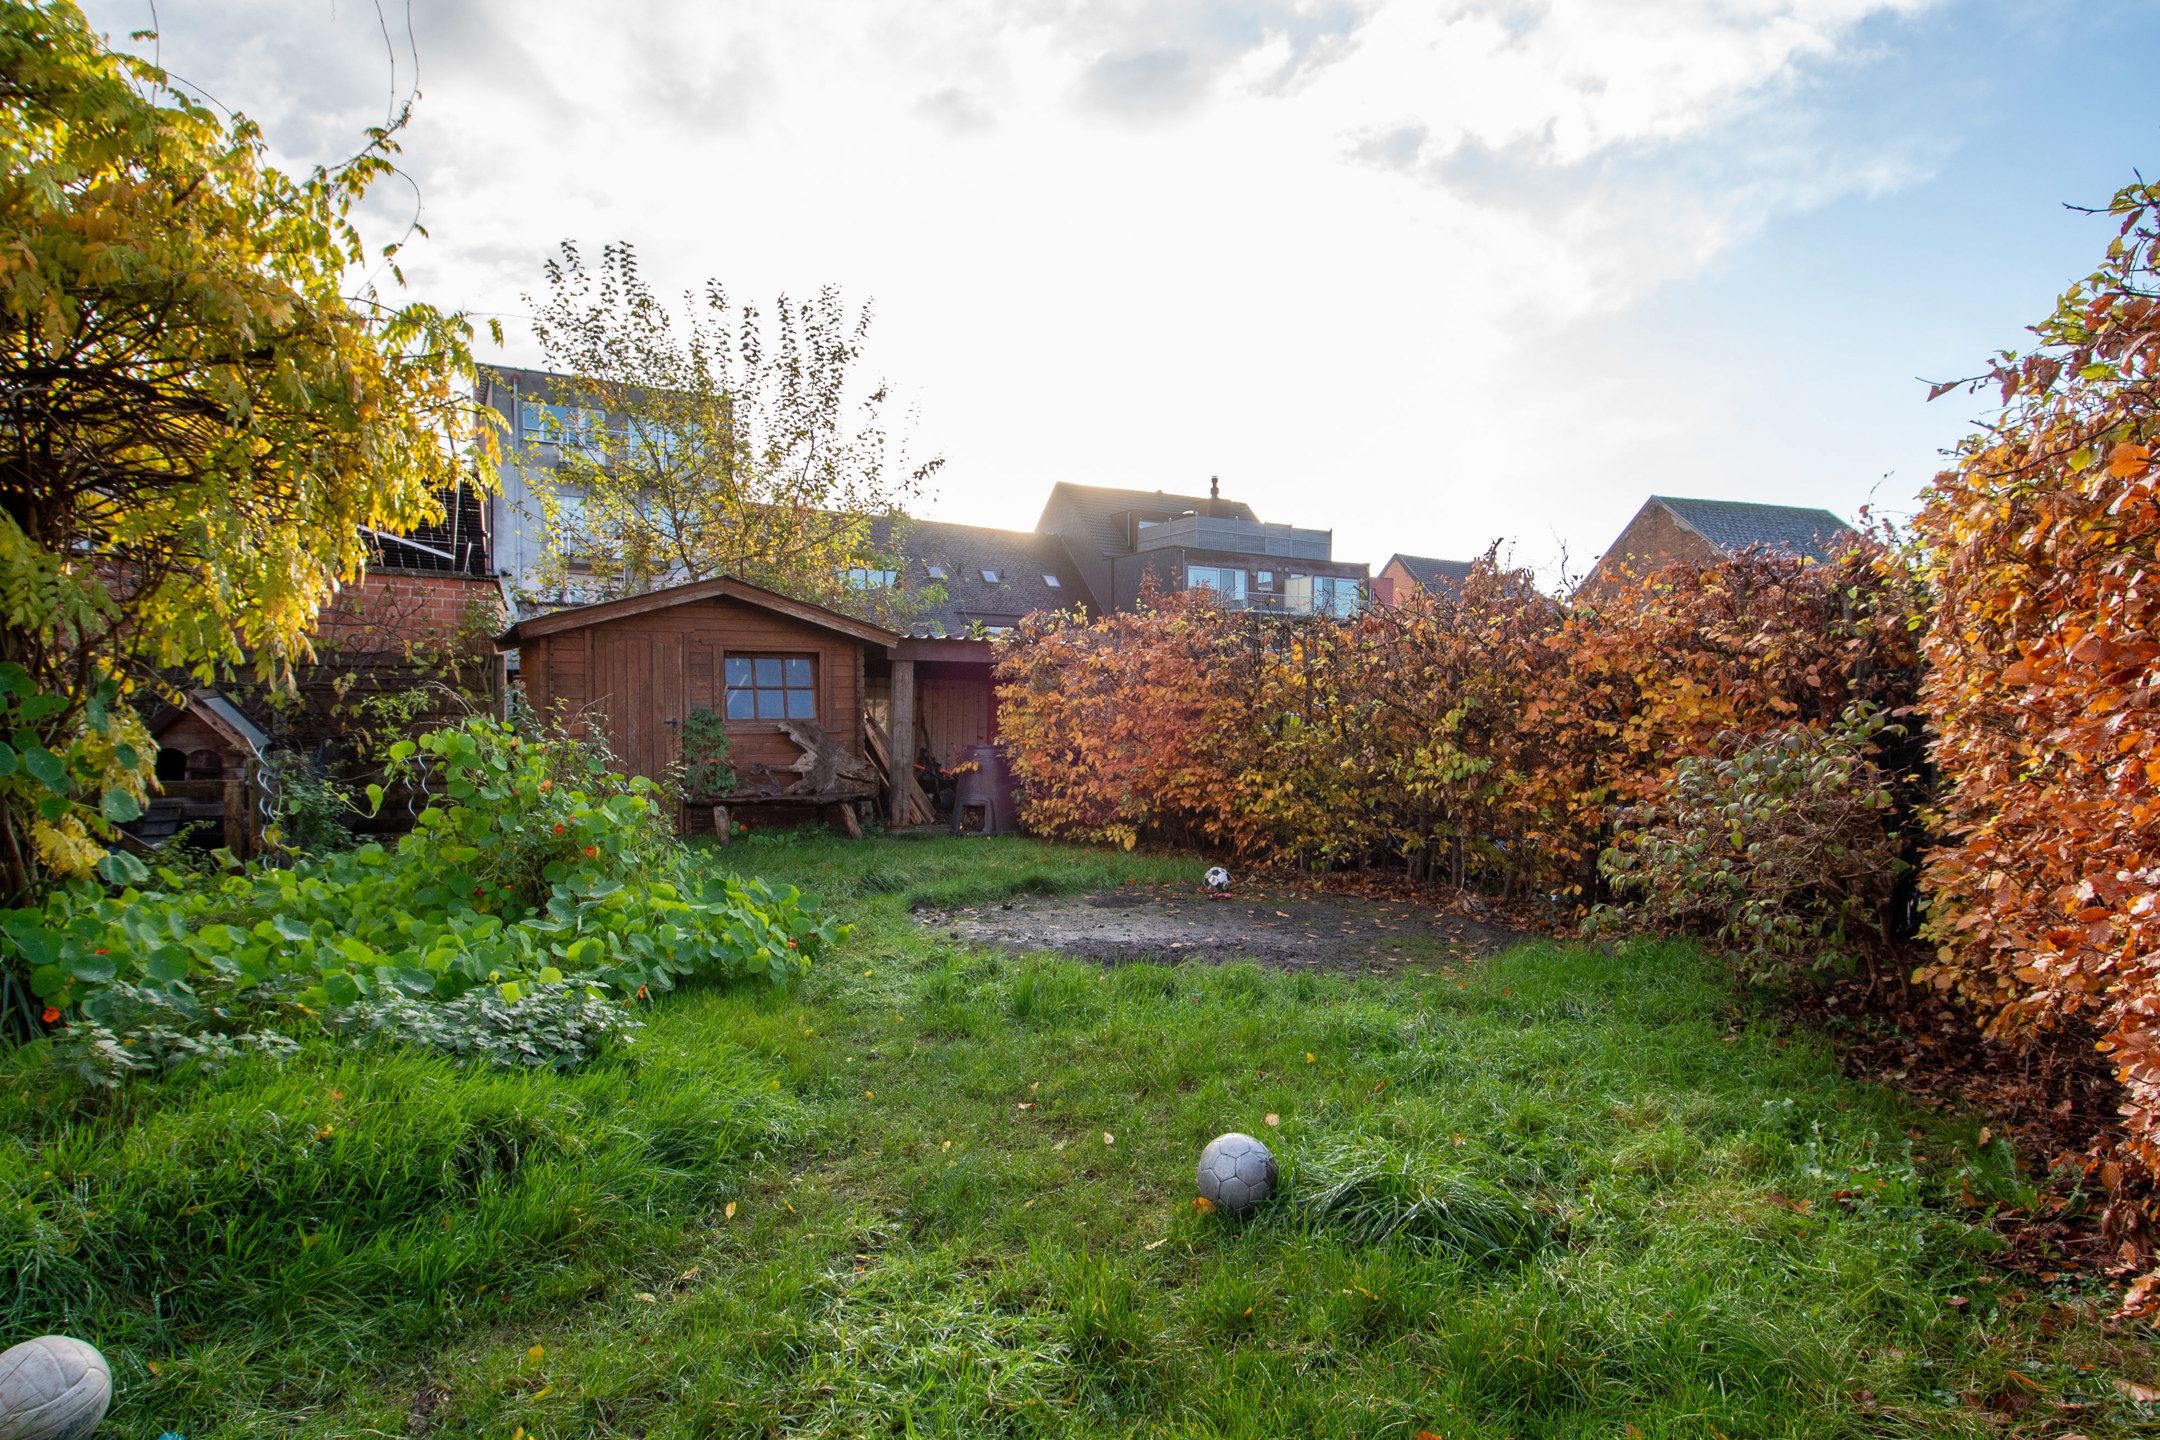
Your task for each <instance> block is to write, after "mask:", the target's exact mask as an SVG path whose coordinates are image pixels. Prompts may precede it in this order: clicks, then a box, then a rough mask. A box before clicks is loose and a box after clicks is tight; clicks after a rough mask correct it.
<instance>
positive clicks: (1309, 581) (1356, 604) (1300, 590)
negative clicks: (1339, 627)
mask: <svg viewBox="0 0 2160 1440" xmlns="http://www.w3.org/2000/svg"><path fill="white" fill-rule="evenodd" d="M1283 596H1284V603H1283V608H1284V609H1286V610H1288V611H1289V612H1290V613H1291V614H1293V615H1333V616H1336V617H1338V618H1341V619H1348V618H1349V617H1350V616H1352V615H1355V614H1357V613H1358V610H1359V609H1360V608H1361V606H1362V605H1363V602H1364V598H1365V597H1364V593H1363V591H1362V589H1361V588H1360V586H1359V585H1358V582H1357V580H1356V578H1355V577H1354V576H1349V575H1292V576H1290V577H1289V582H1288V584H1287V585H1286V586H1285V587H1284V590H1283Z"/></svg>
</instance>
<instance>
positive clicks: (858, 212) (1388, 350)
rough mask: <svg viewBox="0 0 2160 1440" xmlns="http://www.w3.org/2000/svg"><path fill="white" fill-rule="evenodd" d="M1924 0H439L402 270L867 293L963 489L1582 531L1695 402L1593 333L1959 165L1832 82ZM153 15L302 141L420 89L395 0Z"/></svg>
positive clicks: (448, 291) (319, 149)
mask: <svg viewBox="0 0 2160 1440" xmlns="http://www.w3.org/2000/svg"><path fill="white" fill-rule="evenodd" d="M1919 3H1922V0H1625V3H1620V0H1547V3H1522V4H1512V5H1510V4H1485V3H1473V0H1456V3H1439V4H1432V3H1414V0H1365V3H1359V4H1354V5H1353V4H1317V3H1312V0H1274V3H1261V4H1256V5H1249V6H1233V5H1230V4H1226V3H1192V4H1176V5H1163V4H1155V3H1143V0H1032V3H1023V4H1017V5H1015V4H1001V3H994V0H970V3H958V4H946V5H931V6H912V7H890V6H881V5H876V4H874V3H870V0H741V3H731V4H729V5H727V6H703V5H697V4H692V3H680V4H659V3H652V4H642V5H641V4H628V3H626V4H622V5H619V6H616V7H612V8H604V7H595V6H591V5H589V4H585V3H575V4H573V3H570V0H522V3H518V4H514V5H513V4H510V3H507V0H467V3H453V0H434V3H430V0H415V4H414V9H413V25H414V33H415V36H416V39H417V47H418V58H419V64H420V79H421V82H422V89H423V91H424V92H425V95H424V99H423V101H422V103H421V105H420V108H419V111H418V117H417V121H416V123H415V125H414V127H413V129H412V131H411V132H410V135H409V136H408V139H407V157H406V158H407V161H408V168H409V169H410V170H411V171H412V173H413V174H414V176H415V177H416V178H417V180H418V181H419V182H420V184H421V186H422V191H423V194H424V196H425V205H426V221H427V224H428V226H429V228H430V230H431V231H432V232H433V234H434V237H435V238H434V239H433V240H432V241H430V242H428V243H426V244H424V245H421V246H419V247H416V248H415V250H414V251H413V252H411V255H410V264H409V266H408V270H409V273H411V274H412V276H413V277H414V280H415V284H416V285H417V286H418V287H420V288H422V289H423V290H425V291H426V292H427V293H428V294H429V296H430V298H435V299H439V300H443V301H446V302H449V303H454V304H463V305H466V306H469V307H470V308H473V309H475V310H481V311H503V312H509V313H511V314H512V315H513V316H514V314H515V312H517V311H518V310H520V309H521V308H522V307H521V305H520V302H519V298H518V297H519V295H520V293H521V292H522V291H525V290H530V289H532V288H534V287H535V286H536V285H537V283H538V280H539V264H540V261H541V260H542V259H543V258H544V256H545V255H546V254H547V253H548V252H549V251H550V250H551V249H552V248H553V246H554V244H555V243H556V242H557V241H559V240H561V239H564V238H571V237H574V238H576V239H578V240H580V241H581V242H584V243H586V244H587V245H588V246H597V245H598V244H599V243H600V242H602V241H605V240H613V239H629V240H633V241H635V242H637V243H638V245H639V247H640V249H641V251H643V252H644V255H645V257H646V268H647V272H648V274H649V275H652V276H654V277H656V278H660V277H665V278H666V279H667V280H669V281H671V282H673V283H675V284H680V285H688V284H690V283H692V282H694V281H696V280H698V279H701V278H702V277H703V276H705V275H708V274H715V275H718V276H720V277H721V278H723V279H724V280H725V281H726V282H727V284H728V285H729V287H730V289H731V290H732V291H733V292H734V293H735V294H737V295H738V296H741V297H744V298H753V297H756V296H759V295H764V294H770V293H771V292H773V291H776V290H779V289H783V288H785V289H790V290H794V291H803V290H807V289H809V288H811V287H813V286H814V285H815V284H817V283H819V282H821V281H826V280H832V281H837V282H839V283H841V284H842V285H843V286H845V287H846V289H847V291H848V293H849V294H850V295H851V297H853V298H856V299H867V298H871V297H873V296H874V297H875V299H876V301H877V306H878V312H879V317H880V318H879V323H878V326H877V329H876V332H875V344H876V347H877V349H876V358H877V361H878V363H879V365H880V367H881V368H882V369H883V370H885V371H886V372H888V373H889V374H891V375H892V376H893V377H894V379H895V380H896V381H898V382H899V385H900V389H901V392H902V393H903V394H904V395H905V396H906V397H907V398H909V399H910V400H912V401H914V402H916V403H917V404H919V406H920V411H921V416H922V424H921V429H920V433H919V436H918V441H919V443H920V444H922V445H925V446H927V447H930V448H935V449H940V450H942V451H944V452H945V453H946V454H947V455H948V456H949V457H950V458H951V464H950V466H949V468H948V469H947V471H946V472H945V475H944V477H943V478H942V480H941V488H942V495H941V498H940V501H939V503H938V505H937V511H938V513H939V514H940V515H941V516H942V517H944V518H950V519H974V520H980V521H983V522H985V523H1002V524H1016V525H1027V524H1030V523H1032V521H1033V519H1034V515H1035V510H1036V507H1037V506H1038V505H1039V504H1040V499H1041V495H1042V492H1043V490H1044V489H1045V488H1046V486H1047V485H1048V483H1049V482H1051V481H1052V480H1055V479H1076V480H1088V481H1101V482H1112V483H1114V482H1125V483H1135V484H1145V485H1147V486H1150V487H1152V486H1156V485H1161V486H1165V487H1179V486H1195V485H1199V484H1204V483H1205V481H1206V478H1207V476H1208V475H1209V474H1211V473H1220V474H1222V475H1223V477H1224V481H1225V488H1226V490H1229V491H1231V492H1233V493H1237V494H1240V495H1242V496H1245V497H1247V498H1250V499H1252V500H1253V502H1254V503H1255V505H1256V507H1257V508H1258V509H1260V511H1261V512H1262V513H1263V515H1265V516H1268V517H1269V518H1277V519H1287V520H1296V521H1298V522H1300V523H1307V524H1316V525H1332V526H1333V527H1334V528H1335V529H1336V531H1337V534H1338V542H1339V544H1340V546H1341V548H1343V549H1344V550H1345V551H1346V552H1350V553H1352V554H1354V555H1358V556H1364V557H1369V558H1370V559H1372V560H1373V561H1374V562H1375V563H1377V562H1378V561H1380V560H1382V559H1384V558H1385V556H1386V554H1387V553H1388V552H1389V551H1390V550H1393V549H1397V548H1400V549H1407V550H1415V551H1424V552H1426V553H1443V554H1448V553H1453V554H1460V553H1464V552H1466V551H1468V550H1470V549H1473V548H1476V547H1477V546H1478V545H1480V544H1482V542H1483V541H1484V540H1485V539H1487V538H1490V537H1491V536H1493V535H1496V534H1513V535H1517V536H1519V537H1520V538H1521V541H1522V553H1523V554H1524V555H1525V556H1527V557H1530V558H1534V559H1539V560H1544V559H1547V558H1549V557H1550V555H1551V554H1552V553H1553V551H1554V550H1555V548H1556V543H1557V542H1565V543H1567V544H1568V545H1569V546H1570V547H1571V548H1572V549H1573V551H1574V552H1575V554H1576V556H1577V558H1578V559H1580V558H1583V557H1584V555H1585V552H1586V551H1589V550H1594V548H1595V546H1596V545H1597V544H1598V543H1601V542H1602V540H1603V539H1604V538H1606V536H1609V534H1610V533H1611V529H1612V528H1615V527H1616V525H1617V519H1614V520H1613V521H1612V523H1611V524H1610V525H1608V524H1607V517H1608V516H1609V515H1610V516H1617V518H1624V517H1625V514H1626V513H1627V512H1628V511H1631V510H1632V509H1633V508H1634V505H1635V504H1637V503H1639V501H1640V498H1641V495H1642V494H1643V493H1645V492H1647V491H1648V490H1651V489H1654V488H1659V486H1658V484H1657V483H1655V482H1656V481H1657V479H1658V477H1657V476H1656V475H1653V474H1650V473H1646V467H1647V465H1648V463H1649V462H1651V461H1652V459H1653V458H1654V457H1655V456H1656V454H1657V453H1658V449H1659V447H1660V446H1663V445H1668V444H1673V443H1678V441H1679V439H1680V436H1679V434H1678V430H1677V427H1679V426H1680V425H1682V424H1683V423H1684V419H1683V417H1684V416H1685V415H1686V414H1687V410H1688V407H1687V406H1686V404H1684V403H1680V404H1668V405H1662V406H1661V405H1660V404H1659V403H1658V402H1657V399H1656V392H1657V389H1658V384H1657V380H1656V378H1655V377H1650V376H1637V375H1627V374H1616V373H1613V371H1612V370H1611V369H1610V368H1608V367H1609V362H1608V361H1598V362H1596V363H1595V364H1592V363H1590V362H1588V361H1586V360H1584V359H1583V358H1582V357H1581V356H1579V355H1577V354H1575V353H1573V352H1572V351H1571V349H1570V336H1571V334H1572V332H1573V328H1574V327H1577V326H1580V325H1581V324H1583V323H1585V322H1587V321H1591V320H1594V319H1596V318H1597V317H1600V316H1609V315H1612V314H1614V313H1617V312H1623V311H1625V310H1627V308H1628V307H1630V306H1636V305H1639V304H1641V303H1642V302H1643V301H1644V299H1645V297H1647V296H1649V295H1651V294H1653V293H1654V292H1655V290H1656V289H1657V287H1658V286H1660V285H1662V284H1664V283H1666V282H1668V281H1671V280H1673V279H1676V278H1679V277H1684V276H1687V275H1690V274H1692V273H1694V272H1696V271H1697V270H1699V269H1700V267H1702V266H1703V265H1705V264H1707V263H1709V262H1711V261H1712V260H1713V259H1714V258H1715V257H1716V256H1718V255H1719V254H1720V253H1722V252H1723V251H1724V250H1725V249H1727V247H1729V246H1731V245H1732V244H1733V243H1734V242H1735V241H1736V240H1737V239H1739V238H1741V237H1743V236H1745V235H1747V234H1749V233H1750V232H1751V231H1752V230H1753V229H1754V228H1755V227H1758V226H1760V225H1762V224H1764V223H1766V222H1768V221H1770V220H1772V219H1774V218H1775V217H1776V216H1778V215H1780V214H1784V213H1789V212H1791V211H1794V210H1798V209H1804V208H1806V207H1810V206H1814V205H1819V204H1821V203H1824V202H1825V201H1826V200H1828V199H1832V198H1835V197H1837V196H1840V195H1843V194H1847V193H1853V192H1855V191H1858V192H1861V193H1866V192H1868V191H1871V190H1874V189H1879V188H1883V187H1888V186H1894V185H1896V184H1899V183H1901V182H1902V181H1903V180H1905V179H1906V178H1909V177H1910V176H1911V175H1912V174H1913V173H1915V172H1916V169H1917V168H1919V167H1922V166H1924V164H1925V163H1926V162H1925V158H1924V157H1921V156H1917V155H1915V154H1911V153H1904V152H1900V151H1899V150H1898V149H1897V148H1896V147H1893V146H1882V147H1879V148H1871V149H1870V150H1869V151H1867V152H1866V153H1862V154H1857V155H1856V154H1853V153H1850V152H1848V151H1846V150H1843V149H1841V148H1840V147H1839V146H1838V145H1837V144H1835V143H1833V142H1832V141H1831V140H1830V139H1828V138H1826V137H1824V136H1823V135H1822V134H1820V133H1818V127H1817V125H1816V123H1815V117H1814V116H1813V115H1812V113H1811V111H1810V109H1809V88H1810V86H1809V82H1810V76H1811V75H1812V74H1813V73H1814V72H1815V71H1816V70H1817V69H1819V68H1820V67H1824V66H1835V65H1839V64H1842V63H1846V62H1847V61H1848V60H1851V59H1852V58H1853V57H1854V56H1856V55H1864V50H1863V48H1862V47H1863V39H1862V37H1863V36H1864V35H1865V34H1866V33H1867V27H1868V24H1869V22H1872V21H1879V19H1880V18H1881V17H1884V16H1891V15H1895V14H1897V13H1898V12H1902V11H1906V10H1910V9H1913V8H1915V7H1916V5H1918V4H1919ZM91 11H92V14H93V18H94V19H96V20H97V21H99V22H100V23H103V24H105V25H106V26H107V27H109V28H110V29H111V30H113V31H114V32H116V33H124V32H125V31H126V30H128V29H131V28H134V27H136V26H138V25H141V24H143V23H145V21H146V7H144V6H142V5H141V4H140V3H137V0H99V3H93V4H92V6H91ZM388 11H389V7H388V6H387V5H386V6H385V10H384V13H388ZM159 13H160V16H161V18H162V20H163V22H164V25H165V28H166V32H167V33H166V36H165V39H164V42H163V48H164V56H165V59H166V61H167V63H169V64H171V65H173V66H174V68H175V69H176V70H178V71H179V72H181V73H182V74H184V75H185V76H187V77H188V78H189V79H191V80H193V81H194V82H196V83H198V84H200V85H202V86H204V87H205V88H207V89H208V90H210V91H211V92H212V93H214V94H216V95H218V96H219V98H220V99H222V100H224V101H226V102H227V103H231V104H234V105H236V106H238V107H240V108H243V109H245V110H247V111H248V112H250V113H251V114H253V115H255V116H256V117H257V118H258V119H260V120H262V121H263V122H264V124H265V126H266V129H267V130H268V133H269V134H270V136H271V137H272V140H273V142H274V143H275V144H277V145H278V146H279V147H281V150H282V151H283V153H285V154H286V155H287V156H288V157H289V158H293V159H300V160H313V159H320V158H325V157H329V156H332V155H334V154H339V153H343V151H344V150H346V149H349V148H350V141H351V137H352V135H353V134H354V133H355V131H356V130H357V128H358V127H359V126H361V125H363V124H367V123H373V122H376V121H379V120H380V118H381V116H382V114H383V113H384V110H385V107H386V105H387V104H388V101H389V98H390V97H389V90H390V69H389V63H390V62H389V54H388V53H386V49H385V45H384V39H383V35H382V33H381V28H380V22H379V18H378V12H377V11H376V10H375V9H374V8H372V7H367V6H361V5H357V4H355V3H352V0H346V3H343V4H340V5H338V6H337V7H336V8H335V9H334V10H333V8H332V7H331V6H330V5H329V4H328V3H326V0H325V3H316V4H308V5H295V4H293V3H292V0H229V3H219V4H211V3H207V0H197V3H193V4H190V3H186V0H161V3H160V5H159ZM389 28H390V31H391V42H392V43H391V46H390V50H391V51H394V52H397V53H398V55H399V63H400V65H401V66H403V67H404V68H403V69H401V70H400V72H399V73H400V75H401V76H405V75H406V74H407V73H408V72H409V70H410V61H409V58H408V57H406V56H404V54H403V44H404V40H405V36H404V34H403V16H402V13H401V12H400V13H396V14H393V15H392V17H391V23H390V26H389ZM391 198H393V197H390V196H389V195H388V192H386V198H385V203H386V205H388V204H389V201H390V199H391ZM408 203H409V202H408ZM394 213H395V207H394V206H391V207H390V209H389V210H388V211H386V214H394ZM386 223H392V224H394V223H399V222H398V221H395V220H389V221H386ZM385 238H387V237H385ZM512 358H519V359H528V358H532V357H531V356H530V355H529V353H527V352H524V351H522V350H516V349H515V347H514V354H513V357H512ZM1622 463H1626V464H1629V465H1632V466H1634V469H1633V470H1632V472H1631V473H1626V474H1622V475H1619V476H1617V477H1615V476H1614V474H1613V470H1614V468H1615V467H1616V466H1617V465H1620V464H1622ZM1594 467H1602V472H1600V471H1599V470H1598V469H1596V468H1594ZM1594 473H1597V474H1600V479H1599V481H1598V483H1600V484H1602V485H1604V486H1605V487H1606V489H1608V490H1611V491H1613V493H1612V494H1611V495H1610V496H1607V495H1605V494H1603V493H1602V492H1600V493H1599V494H1598V495H1597V496H1595V497H1588V496H1586V493H1585V487H1586V485H1588V484H1589V483H1590V482H1589V481H1587V480H1586V478H1585V477H1586V476H1589V475H1591V474H1594ZM1794 498H1804V497H1794ZM1811 503H1812V502H1811ZM1601 527H1602V531H1603V533H1599V531H1600V528H1601Z"/></svg>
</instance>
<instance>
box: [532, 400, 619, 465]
mask: <svg viewBox="0 0 2160 1440" xmlns="http://www.w3.org/2000/svg"><path fill="white" fill-rule="evenodd" d="M518 425H519V428H520V429H522V430H523V431H524V434H525V443H526V444H528V445H555V446H559V447H561V448H563V449H568V450H583V451H586V452H588V453H598V451H599V449H600V447H601V444H602V443H603V441H604V440H605V439H606V435H607V417H606V416H604V415H602V414H600V413H599V412H598V411H596V410H587V409H584V408H582V407H580V406H577V405H543V404H541V403H540V402H539V401H537V400H527V401H525V402H524V404H523V405H522V406H521V407H520V410H519V415H518Z"/></svg>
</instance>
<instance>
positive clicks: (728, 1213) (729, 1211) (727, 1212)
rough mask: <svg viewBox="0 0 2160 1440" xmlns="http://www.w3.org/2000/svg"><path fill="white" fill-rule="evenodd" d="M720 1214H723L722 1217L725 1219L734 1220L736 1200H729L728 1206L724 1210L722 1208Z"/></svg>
mask: <svg viewBox="0 0 2160 1440" xmlns="http://www.w3.org/2000/svg"><path fill="white" fill-rule="evenodd" d="M720 1214H721V1217H722V1218H724V1219H728V1220H732V1219H734V1218H735V1202H734V1201H733V1200H730V1201H728V1202H727V1207H726V1208H725V1209H723V1210H722V1211H721V1212H720Z"/></svg>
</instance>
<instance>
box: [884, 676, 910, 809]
mask: <svg viewBox="0 0 2160 1440" xmlns="http://www.w3.org/2000/svg"><path fill="white" fill-rule="evenodd" d="M890 758H891V761H892V764H891V765H890V766H889V767H888V768H887V776H888V778H889V779H890V780H891V781H892V784H891V787H890V790H889V793H888V794H887V796H886V800H887V805H886V812H887V813H888V814H890V815H891V816H892V823H893V824H894V825H901V824H904V823H906V822H905V821H904V820H903V819H902V818H901V817H903V816H905V815H906V814H907V813H908V811H909V809H910V806H909V804H908V801H909V799H910V797H911V795H912V793H913V791H914V789H915V784H914V781H915V662H914V661H912V660H895V661H893V662H892V753H891V756H890Z"/></svg>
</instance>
